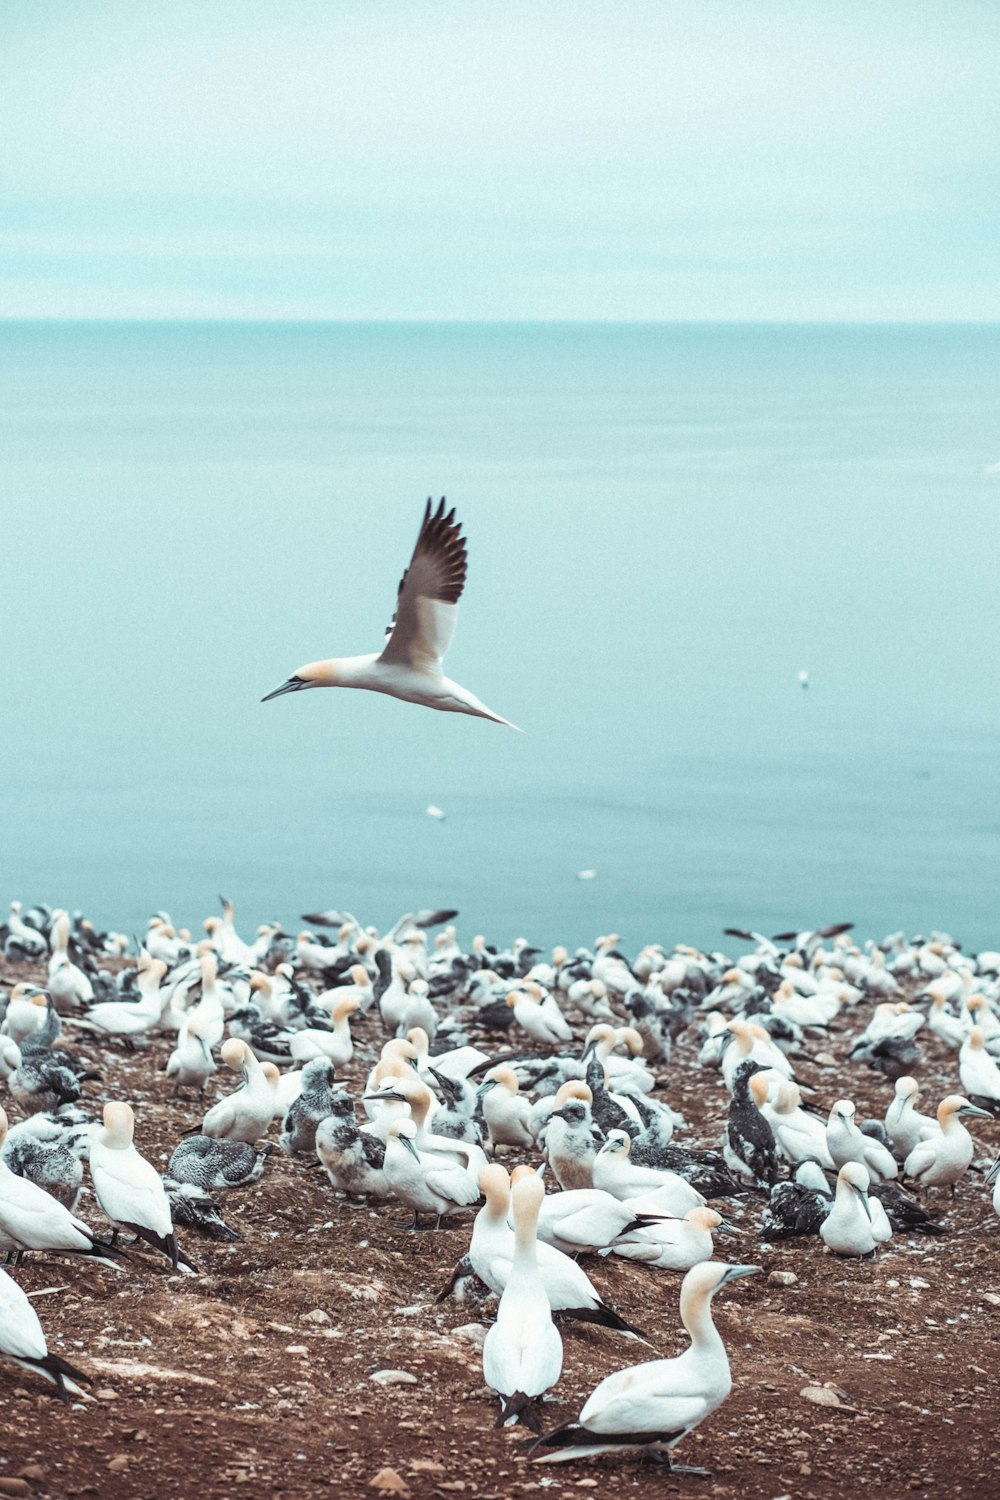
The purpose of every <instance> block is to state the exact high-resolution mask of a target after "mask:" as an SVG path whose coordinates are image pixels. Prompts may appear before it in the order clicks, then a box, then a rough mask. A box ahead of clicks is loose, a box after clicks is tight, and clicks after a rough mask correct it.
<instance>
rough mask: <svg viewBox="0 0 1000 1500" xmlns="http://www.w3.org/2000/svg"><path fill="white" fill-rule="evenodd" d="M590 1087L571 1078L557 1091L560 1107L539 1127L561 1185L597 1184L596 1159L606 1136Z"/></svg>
mask: <svg viewBox="0 0 1000 1500" xmlns="http://www.w3.org/2000/svg"><path fill="white" fill-rule="evenodd" d="M592 1097H593V1096H592V1095H591V1092H590V1089H589V1088H588V1087H587V1085H586V1084H585V1083H581V1082H578V1081H577V1080H575V1079H570V1080H569V1082H568V1083H564V1084H562V1085H561V1086H560V1088H559V1091H558V1093H557V1094H556V1100H555V1102H556V1107H555V1109H554V1110H553V1111H552V1113H551V1114H550V1115H549V1117H548V1119H547V1120H546V1121H545V1122H544V1124H543V1125H542V1126H541V1127H540V1129H539V1144H540V1145H541V1147H542V1149H543V1151H544V1152H545V1159H546V1161H547V1162H548V1164H549V1166H550V1167H551V1168H552V1171H553V1174H554V1176H555V1179H556V1181H557V1182H558V1184H559V1186H560V1187H561V1188H564V1189H570V1188H591V1187H593V1185H594V1158H595V1156H596V1155H597V1153H598V1151H599V1150H600V1148H601V1145H602V1138H601V1134H600V1132H599V1130H598V1129H597V1126H596V1125H595V1124H594V1118H593V1115H592V1114H591V1112H590V1106H591V1102H592Z"/></svg>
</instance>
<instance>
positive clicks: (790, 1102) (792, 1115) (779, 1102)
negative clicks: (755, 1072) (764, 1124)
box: [750, 1080, 833, 1168]
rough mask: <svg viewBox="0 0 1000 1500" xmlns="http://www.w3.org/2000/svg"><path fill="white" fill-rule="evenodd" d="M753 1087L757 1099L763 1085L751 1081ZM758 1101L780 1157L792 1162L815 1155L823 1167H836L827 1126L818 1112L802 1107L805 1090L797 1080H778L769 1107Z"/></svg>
mask: <svg viewBox="0 0 1000 1500" xmlns="http://www.w3.org/2000/svg"><path fill="white" fill-rule="evenodd" d="M750 1087H751V1090H752V1091H753V1093H754V1097H755V1098H756V1096H757V1091H758V1090H759V1088H760V1084H757V1086H756V1088H755V1087H754V1083H753V1081H752V1080H751V1084H750ZM765 1091H766V1085H765ZM757 1103H758V1108H759V1109H761V1110H762V1111H763V1113H764V1115H765V1118H766V1119H767V1121H768V1123H769V1125H770V1126H771V1129H772V1130H773V1131H774V1140H775V1144H776V1146H777V1148H778V1152H779V1154H780V1155H781V1156H783V1157H784V1158H785V1159H786V1160H787V1161H790V1162H793V1163H794V1162H797V1161H804V1160H805V1159H806V1158H807V1157H814V1158H815V1159H816V1160H817V1161H819V1162H820V1163H821V1164H822V1165H823V1166H824V1167H830V1168H832V1167H833V1157H832V1156H831V1155H830V1150H829V1147H828V1146H827V1144H826V1126H825V1124H824V1122H823V1121H822V1120H821V1119H820V1118H819V1116H818V1115H814V1114H812V1113H811V1112H810V1111H809V1110H806V1109H803V1108H802V1093H801V1090H800V1089H799V1086H798V1084H797V1083H792V1082H791V1081H789V1082H788V1083H779V1084H778V1085H777V1086H776V1088H775V1090H774V1096H773V1098H772V1099H771V1100H770V1102H769V1104H767V1105H766V1107H765V1104H764V1103H762V1102H761V1101H760V1100H758V1101H757Z"/></svg>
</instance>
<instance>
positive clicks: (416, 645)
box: [262, 500, 517, 729]
mask: <svg viewBox="0 0 1000 1500" xmlns="http://www.w3.org/2000/svg"><path fill="white" fill-rule="evenodd" d="M465 574H466V556H465V539H464V538H463V536H462V534H461V526H460V524H459V523H457V522H456V521H455V512H454V510H451V511H449V512H448V513H447V514H446V513H445V508H444V500H442V501H441V503H440V504H439V506H438V507H437V509H436V510H435V511H433V512H432V511H431V502H430V501H429V500H428V502H427V508H426V510H425V511H424V518H423V523H422V525H421V528H420V534H419V536H418V537H417V544H416V547H415V548H414V552H413V557H412V558H411V560H410V566H409V567H408V568H407V570H406V572H405V573H404V574H403V577H402V579H401V581H400V585H399V592H398V595H397V598H396V612H395V614H394V616H393V619H392V622H391V623H390V626H389V630H388V633H387V639H386V642H385V646H384V647H383V649H382V651H381V653H379V652H371V653H370V654H368V655H365V656H348V657H331V658H330V659H328V660H326V661H316V662H309V663H307V665H306V666H304V667H300V668H299V669H298V671H297V672H295V673H293V675H292V676H291V677H289V678H288V679H287V681H286V682H284V683H283V684H282V685H281V687H279V688H276V689H275V691H274V692H273V693H268V694H267V695H266V697H265V698H264V699H263V700H262V701H263V702H265V703H266V702H267V701H268V700H269V699H270V698H278V697H280V696H281V695H282V694H283V693H294V692H299V691H301V690H302V689H304V688H317V687H340V688H360V689H362V690H365V691H367V692H372V693H386V694H388V695H389V696H390V697H392V698H402V699H403V700H404V701H405V702H407V703H418V704H421V705H423V707H425V708H435V709H438V710H440V711H442V712H444V713H457V714H471V715H472V716H473V717H475V718H479V719H492V721H493V722H494V723H495V724H506V725H508V726H509V727H510V728H511V729H515V728H516V727H517V726H516V725H514V724H511V723H510V720H509V719H504V718H501V716H500V715H499V714H496V713H494V712H493V710H492V709H490V708H487V707H486V705H485V703H482V702H481V701H480V700H479V699H478V698H477V697H476V696H475V694H474V693H470V692H469V691H468V689H467V688H464V687H461V686H460V685H459V683H457V682H452V680H451V679H450V678H448V677H445V675H444V673H443V671H442V667H443V664H444V657H445V655H446V653H447V650H448V647H449V646H450V644H451V641H452V637H453V636H454V634H455V626H456V624H457V621H458V601H459V599H460V598H461V595H462V589H463V587H464V585H465Z"/></svg>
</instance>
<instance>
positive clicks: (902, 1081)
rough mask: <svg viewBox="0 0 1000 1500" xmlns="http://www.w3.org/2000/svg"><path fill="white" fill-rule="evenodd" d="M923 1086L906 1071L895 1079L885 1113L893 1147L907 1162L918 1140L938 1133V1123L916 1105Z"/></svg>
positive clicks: (887, 1130) (887, 1131) (886, 1125)
mask: <svg viewBox="0 0 1000 1500" xmlns="http://www.w3.org/2000/svg"><path fill="white" fill-rule="evenodd" d="M919 1093H920V1085H919V1084H918V1082H917V1080H916V1079H915V1078H911V1077H910V1076H909V1074H906V1075H905V1076H904V1077H902V1078H897V1079H896V1085H895V1090H894V1094H893V1098H892V1101H891V1103H890V1104H889V1107H888V1109H887V1110H886V1112H885V1129H886V1134H887V1135H888V1137H889V1139H890V1141H892V1149H893V1150H894V1151H895V1152H896V1154H897V1156H899V1157H900V1158H901V1159H903V1160H904V1161H905V1159H906V1157H908V1156H909V1154H910V1152H911V1151H912V1150H913V1148H914V1146H915V1145H916V1144H917V1142H918V1141H923V1140H926V1139H927V1137H928V1136H931V1135H936V1134H937V1131H938V1123H937V1121H936V1120H933V1119H931V1117H930V1115H922V1114H920V1112H919V1111H918V1110H917V1108H916V1102H917V1096H918V1095H919Z"/></svg>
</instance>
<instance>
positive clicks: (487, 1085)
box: [479, 1063, 535, 1151]
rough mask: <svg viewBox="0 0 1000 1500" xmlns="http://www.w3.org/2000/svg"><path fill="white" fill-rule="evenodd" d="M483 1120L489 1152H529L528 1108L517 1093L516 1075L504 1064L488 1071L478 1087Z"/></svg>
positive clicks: (531, 1143)
mask: <svg viewBox="0 0 1000 1500" xmlns="http://www.w3.org/2000/svg"><path fill="white" fill-rule="evenodd" d="M479 1096H480V1098H481V1100H482V1104H483V1118H484V1119H485V1121H486V1128H487V1130H488V1131H489V1136H490V1150H491V1151H495V1150H496V1148H497V1147H498V1146H519V1147H522V1148H528V1149H530V1148H531V1147H532V1146H533V1145H534V1144H535V1138H534V1135H533V1133H532V1130H531V1105H530V1104H529V1102H528V1100H527V1099H526V1098H525V1097H524V1095H523V1094H521V1093H519V1092H518V1082H517V1074H516V1073H515V1072H514V1070H513V1068H509V1067H507V1065H506V1064H505V1063H501V1064H499V1065H498V1066H497V1067H495V1068H491V1069H490V1071H489V1072H488V1073H487V1074H486V1076H485V1078H484V1079H483V1082H482V1083H481V1085H480V1087H479Z"/></svg>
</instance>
